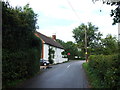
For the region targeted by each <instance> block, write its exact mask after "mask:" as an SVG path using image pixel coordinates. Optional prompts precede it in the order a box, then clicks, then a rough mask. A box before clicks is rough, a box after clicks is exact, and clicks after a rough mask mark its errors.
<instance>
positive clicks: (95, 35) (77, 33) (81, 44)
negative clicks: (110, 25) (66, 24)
mask: <svg viewBox="0 0 120 90" xmlns="http://www.w3.org/2000/svg"><path fill="white" fill-rule="evenodd" d="M85 29H86V34H87V48H88V50H89V51H88V52H89V54H90V52H91V51H92V50H93V51H94V48H95V47H96V46H97V45H98V44H99V41H100V39H101V36H102V34H101V33H100V32H98V27H96V26H95V25H92V23H90V22H89V23H88V25H85V24H83V23H82V24H81V25H80V26H78V27H77V28H75V29H73V34H74V35H73V37H74V38H75V40H76V42H77V44H78V48H81V49H82V52H83V53H85Z"/></svg>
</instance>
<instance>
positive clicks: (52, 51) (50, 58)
mask: <svg viewBox="0 0 120 90" xmlns="http://www.w3.org/2000/svg"><path fill="white" fill-rule="evenodd" d="M48 51H49V53H48V55H49V57H48V60H49V62H50V64H53V63H54V61H53V59H54V58H55V51H54V50H53V48H52V47H50V46H49V50H48Z"/></svg>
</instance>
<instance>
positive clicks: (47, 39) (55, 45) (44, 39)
mask: <svg viewBox="0 0 120 90" xmlns="http://www.w3.org/2000/svg"><path fill="white" fill-rule="evenodd" d="M36 34H37V35H38V36H39V37H40V38H41V39H42V40H43V41H44V42H45V44H48V45H51V46H54V47H57V48H61V49H64V48H63V46H62V45H60V44H59V43H58V42H56V41H55V40H53V39H52V38H50V37H47V36H45V35H43V34H41V33H40V32H36Z"/></svg>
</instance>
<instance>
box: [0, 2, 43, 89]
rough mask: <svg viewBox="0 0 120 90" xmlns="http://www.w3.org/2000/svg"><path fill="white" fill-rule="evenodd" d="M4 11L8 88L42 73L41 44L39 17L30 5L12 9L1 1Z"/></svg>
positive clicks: (4, 69)
mask: <svg viewBox="0 0 120 90" xmlns="http://www.w3.org/2000/svg"><path fill="white" fill-rule="evenodd" d="M0 2H1V1H0ZM2 11H3V13H2V21H3V23H2V24H3V25H2V85H3V88H4V87H5V88H6V87H12V86H9V85H10V83H11V82H14V81H15V82H16V80H21V79H24V78H29V77H32V76H33V75H35V74H36V73H37V72H39V69H40V65H39V60H40V57H41V48H42V43H41V40H40V39H39V38H38V37H36V36H35V35H34V33H35V32H36V21H37V18H36V17H37V15H36V14H35V13H34V11H33V10H32V8H30V7H29V4H27V5H26V6H24V8H21V7H16V8H13V7H12V6H10V4H9V3H8V2H4V1H2Z"/></svg>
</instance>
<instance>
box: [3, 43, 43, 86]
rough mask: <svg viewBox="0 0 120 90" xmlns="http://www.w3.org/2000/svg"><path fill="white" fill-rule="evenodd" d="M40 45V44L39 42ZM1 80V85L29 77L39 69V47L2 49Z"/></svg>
mask: <svg viewBox="0 0 120 90" xmlns="http://www.w3.org/2000/svg"><path fill="white" fill-rule="evenodd" d="M39 45H40V44H39ZM2 54H3V57H2V80H3V87H4V86H8V84H9V83H10V82H13V81H15V80H20V79H24V78H29V77H31V76H33V75H35V74H36V73H37V72H38V71H39V70H40V65H39V60H40V56H41V48H40V46H39V49H38V48H35V47H34V48H31V49H26V50H19V51H17V50H16V51H15V52H12V51H10V50H8V49H3V50H2Z"/></svg>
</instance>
